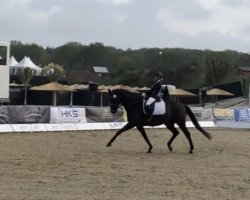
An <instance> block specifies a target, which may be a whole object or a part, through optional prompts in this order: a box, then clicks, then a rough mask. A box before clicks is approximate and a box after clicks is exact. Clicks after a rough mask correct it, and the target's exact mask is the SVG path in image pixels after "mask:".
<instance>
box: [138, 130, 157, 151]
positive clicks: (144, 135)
mask: <svg viewBox="0 0 250 200" xmlns="http://www.w3.org/2000/svg"><path fill="white" fill-rule="evenodd" d="M136 128H137V129H138V131H140V133H141V134H142V137H143V138H144V140H145V141H146V143H147V144H148V151H147V153H152V149H153V146H152V144H151V143H150V141H149V139H148V136H147V134H146V132H145V130H144V128H143V126H136Z"/></svg>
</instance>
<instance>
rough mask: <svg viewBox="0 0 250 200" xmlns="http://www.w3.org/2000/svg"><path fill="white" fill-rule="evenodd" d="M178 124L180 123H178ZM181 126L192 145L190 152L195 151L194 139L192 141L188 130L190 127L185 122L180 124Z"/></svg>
mask: <svg viewBox="0 0 250 200" xmlns="http://www.w3.org/2000/svg"><path fill="white" fill-rule="evenodd" d="M178 125H179V124H178ZM179 127H180V129H181V130H182V131H183V133H184V134H185V136H186V137H187V139H188V142H189V145H190V150H189V153H193V149H194V145H193V141H192V138H191V134H190V132H189V131H188V129H187V127H186V125H185V123H184V124H181V125H179Z"/></svg>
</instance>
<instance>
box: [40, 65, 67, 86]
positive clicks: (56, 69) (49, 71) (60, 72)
mask: <svg viewBox="0 0 250 200" xmlns="http://www.w3.org/2000/svg"><path fill="white" fill-rule="evenodd" d="M43 74H45V75H46V76H47V77H48V79H49V81H50V82H57V81H58V80H59V79H60V78H61V77H63V76H64V69H63V67H62V66H61V65H58V64H54V63H49V64H48V65H46V66H44V67H43Z"/></svg>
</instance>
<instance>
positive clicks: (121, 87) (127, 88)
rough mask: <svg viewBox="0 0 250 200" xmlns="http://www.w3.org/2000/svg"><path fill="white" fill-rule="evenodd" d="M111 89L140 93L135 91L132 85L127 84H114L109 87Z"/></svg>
mask: <svg viewBox="0 0 250 200" xmlns="http://www.w3.org/2000/svg"><path fill="white" fill-rule="evenodd" d="M110 89H111V90H112V91H118V90H119V91H122V90H124V91H128V92H131V93H140V92H138V91H136V90H135V89H134V88H132V87H129V86H126V85H115V86H112V87H111V88H110Z"/></svg>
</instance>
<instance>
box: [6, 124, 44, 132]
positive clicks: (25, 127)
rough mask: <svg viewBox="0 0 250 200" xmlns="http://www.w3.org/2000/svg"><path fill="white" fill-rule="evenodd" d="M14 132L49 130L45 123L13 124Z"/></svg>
mask: <svg viewBox="0 0 250 200" xmlns="http://www.w3.org/2000/svg"><path fill="white" fill-rule="evenodd" d="M11 126H12V128H13V130H14V132H43V131H47V129H46V127H45V125H44V124H12V125H11Z"/></svg>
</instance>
